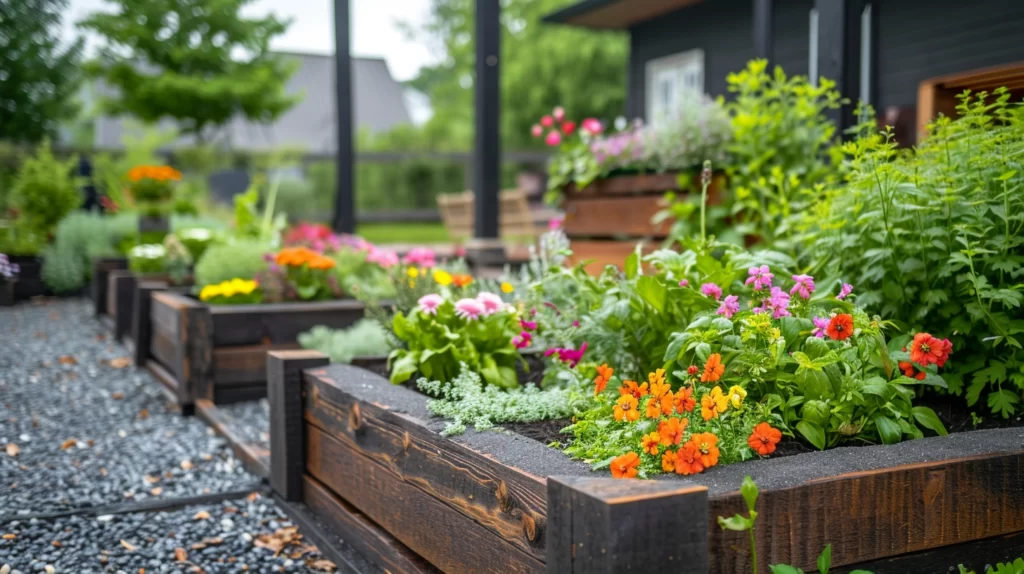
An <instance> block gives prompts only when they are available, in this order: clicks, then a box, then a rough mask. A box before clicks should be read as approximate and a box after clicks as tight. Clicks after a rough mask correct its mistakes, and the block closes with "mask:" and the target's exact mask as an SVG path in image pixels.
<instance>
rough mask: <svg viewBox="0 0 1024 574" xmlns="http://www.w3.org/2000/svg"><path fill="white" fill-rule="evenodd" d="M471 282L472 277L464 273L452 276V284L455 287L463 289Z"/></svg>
mask: <svg viewBox="0 0 1024 574" xmlns="http://www.w3.org/2000/svg"><path fill="white" fill-rule="evenodd" d="M472 282H473V276H472V275H467V274H466V273H456V274H455V275H452V283H454V284H455V286H456V287H465V286H467V285H469V284H470V283H472Z"/></svg>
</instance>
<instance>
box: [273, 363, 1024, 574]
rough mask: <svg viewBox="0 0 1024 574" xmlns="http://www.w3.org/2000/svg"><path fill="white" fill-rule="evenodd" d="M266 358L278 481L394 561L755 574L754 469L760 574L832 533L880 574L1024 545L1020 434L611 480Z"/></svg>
mask: <svg viewBox="0 0 1024 574" xmlns="http://www.w3.org/2000/svg"><path fill="white" fill-rule="evenodd" d="M267 364H268V377H269V390H268V392H269V398H270V409H271V413H270V421H271V429H270V441H271V454H270V458H271V467H270V477H271V485H272V487H273V488H274V490H275V492H276V493H277V495H278V496H279V497H280V498H282V499H283V500H285V501H288V503H289V504H293V505H299V506H301V507H302V508H305V509H308V510H309V511H310V512H311V513H312V514H314V515H315V516H317V517H318V518H319V519H320V520H322V521H323V522H324V523H326V524H328V525H329V526H331V527H332V528H334V529H336V531H337V533H338V534H339V535H340V537H341V538H343V539H344V540H346V542H348V543H349V544H351V545H353V546H354V547H356V549H357V550H359V551H361V552H362V553H363V554H364V555H365V556H367V557H368V558H369V559H371V560H373V561H375V562H377V564H378V565H383V566H382V567H384V568H386V569H388V570H390V571H392V572H419V571H432V569H436V570H440V571H444V572H473V573H478V572H479V573H485V572H502V573H506V572H540V571H547V572H549V573H566V572H572V573H590V572H600V573H612V572H625V571H635V572H654V571H671V572H680V573H696V572H716V573H717V572H721V573H730V574H732V573H735V572H744V571H749V570H750V566H749V562H748V560H749V558H748V557H749V554H748V550H749V543H748V540H747V535H746V533H737V532H729V531H722V530H721V529H720V528H719V527H718V524H717V517H719V516H731V515H733V514H736V513H739V512H745V505H744V502H743V500H742V497H741V496H740V494H739V487H740V484H741V483H742V480H743V477H744V476H746V475H750V476H752V477H753V478H754V479H755V481H757V483H758V486H759V487H760V490H761V497H760V499H759V503H758V512H759V516H758V519H757V524H758V527H757V531H756V536H757V544H758V550H759V559H760V563H761V564H763V565H764V567H763V571H764V572H767V565H768V564H778V563H789V564H794V565H796V566H799V567H802V568H804V569H807V570H814V568H813V566H814V564H815V560H816V558H817V556H818V554H819V553H820V552H821V550H822V549H823V548H824V546H825V545H826V544H829V543H832V544H833V551H832V557H833V564H834V568H833V571H837V572H843V571H848V570H849V569H852V568H855V567H861V566H870V567H871V568H873V569H875V571H876V572H877V573H879V574H881V573H884V572H901V573H913V572H929V573H931V572H938V571H946V569H947V568H948V567H949V566H954V567H955V565H956V564H957V563H960V562H963V563H965V564H966V565H968V566H970V567H975V568H980V567H981V566H983V565H984V564H987V563H994V562H996V561H999V560H1006V559H1008V558H1013V557H1015V556H1016V555H1019V554H1020V553H1021V552H1022V551H1024V429H1020V428H1008V429H999V430H989V431H974V432H964V433H955V434H952V435H949V436H945V437H932V438H925V439H920V440H915V441H909V442H905V443H901V444H898V445H891V446H868V447H857V448H838V449H833V450H830V451H825V452H813V453H807V454H800V455H795V456H790V457H784V458H776V459H768V460H758V461H749V462H745V463H740V464H734V465H728V466H722V467H716V468H713V469H711V470H709V471H708V472H706V473H704V474H702V475H698V476H693V477H686V478H683V477H677V476H675V475H672V476H667V477H663V478H661V479H658V480H649V481H638V480H628V481H623V480H620V481H616V480H613V479H611V478H608V475H607V474H604V473H594V472H591V471H590V469H589V467H588V466H587V465H584V464H582V463H579V462H575V461H572V460H569V459H568V458H567V457H565V456H564V455H563V454H562V453H560V452H558V451H557V450H553V449H550V448H548V447H546V446H545V445H543V444H541V443H540V442H537V441H534V440H531V439H529V438H526V437H524V436H521V435H517V434H514V433H511V432H494V431H487V432H475V431H473V430H469V431H467V432H466V434H464V435H462V436H460V437H455V438H452V439H449V438H445V437H442V436H441V435H440V434H439V433H438V431H439V430H440V429H441V428H443V426H444V423H443V421H440V420H438V419H436V418H432V417H431V416H430V415H429V412H428V411H427V410H426V407H425V403H426V397H424V396H422V395H420V394H419V393H417V392H415V391H413V390H412V389H410V388H407V387H404V386H395V385H391V384H389V383H388V382H387V380H385V379H383V378H381V377H379V376H377V375H375V374H373V373H371V372H369V371H367V370H365V369H361V368H359V367H354V366H345V365H328V364H327V359H326V357H324V356H323V355H321V354H319V353H316V352H312V351H292V352H273V353H270V354H269V355H268V360H267ZM976 548H980V549H981V550H975V549H976ZM424 561H425V563H424ZM940 563H941V564H945V566H943V567H941V568H939V567H937V565H939V564H940Z"/></svg>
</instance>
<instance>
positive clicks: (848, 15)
mask: <svg viewBox="0 0 1024 574" xmlns="http://www.w3.org/2000/svg"><path fill="white" fill-rule="evenodd" d="M867 4H868V2H866V1H865V0H815V2H814V7H815V8H816V9H817V11H818V76H819V77H821V78H828V79H829V80H833V81H835V83H836V89H837V90H839V93H840V94H842V96H843V97H844V98H846V99H848V100H849V101H850V103H849V104H847V105H844V106H843V107H842V108H840V109H837V110H827V111H826V113H827V114H828V116H829V118H830V119H831V120H832V121H833V122H834V123H835V124H836V127H837V128H838V130H839V133H840V134H842V133H843V132H844V131H845V130H846V129H847V128H849V127H850V126H852V125H854V124H855V123H856V121H857V120H856V118H854V117H853V115H854V114H853V111H854V109H855V108H856V105H857V100H858V99H859V98H860V95H861V94H860V85H861V77H860V76H861V65H862V62H861V52H862V51H863V50H862V49H863V47H862V46H861V13H862V12H863V10H864V7H865V6H866V5H867ZM871 52H872V50H871V47H868V53H869V62H868V64H870V58H871V56H870V53H871ZM869 82H870V78H869Z"/></svg>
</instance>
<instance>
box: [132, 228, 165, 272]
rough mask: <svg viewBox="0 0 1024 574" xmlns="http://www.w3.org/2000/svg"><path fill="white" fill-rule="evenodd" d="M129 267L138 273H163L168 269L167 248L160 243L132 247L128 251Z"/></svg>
mask: <svg viewBox="0 0 1024 574" xmlns="http://www.w3.org/2000/svg"><path fill="white" fill-rule="evenodd" d="M168 237H170V236H168ZM128 269H129V270H131V272H132V273H135V274H138V275H145V274H152V273H163V272H164V271H166V270H167V248H165V247H164V246H163V245H160V244H143V245H136V246H135V247H132V248H131V249H130V250H129V251H128Z"/></svg>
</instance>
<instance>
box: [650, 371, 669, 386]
mask: <svg viewBox="0 0 1024 574" xmlns="http://www.w3.org/2000/svg"><path fill="white" fill-rule="evenodd" d="M647 382H649V383H651V389H653V388H654V383H664V382H665V369H655V371H654V372H653V373H648V374H647Z"/></svg>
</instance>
